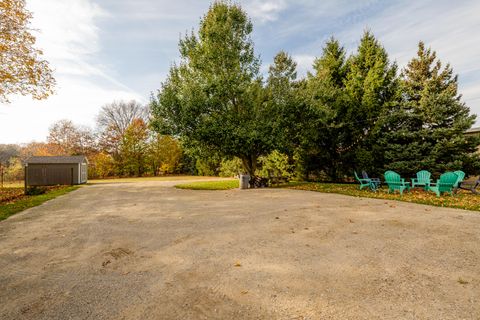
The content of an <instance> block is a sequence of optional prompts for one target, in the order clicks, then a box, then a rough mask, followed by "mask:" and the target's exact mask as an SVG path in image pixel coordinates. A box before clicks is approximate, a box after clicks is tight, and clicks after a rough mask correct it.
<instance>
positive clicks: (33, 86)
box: [0, 0, 55, 102]
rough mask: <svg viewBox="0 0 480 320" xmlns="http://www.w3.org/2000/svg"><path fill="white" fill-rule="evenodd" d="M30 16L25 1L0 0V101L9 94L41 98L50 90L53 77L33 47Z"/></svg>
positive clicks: (6, 99) (5, 98)
mask: <svg viewBox="0 0 480 320" xmlns="http://www.w3.org/2000/svg"><path fill="white" fill-rule="evenodd" d="M31 18H32V14H31V13H30V12H29V11H28V10H27V9H26V8H25V0H1V1H0V102H9V100H8V96H9V95H11V94H21V95H31V96H32V97H33V98H34V99H44V98H46V97H48V96H49V95H51V94H52V93H53V87H54V85H55V79H54V78H53V75H52V69H51V68H50V66H49V64H48V62H47V61H46V60H43V59H42V58H41V56H42V54H43V52H42V51H41V50H39V49H37V48H35V47H34V45H35V41H36V39H35V37H34V36H33V35H32V34H31V28H30V19H31Z"/></svg>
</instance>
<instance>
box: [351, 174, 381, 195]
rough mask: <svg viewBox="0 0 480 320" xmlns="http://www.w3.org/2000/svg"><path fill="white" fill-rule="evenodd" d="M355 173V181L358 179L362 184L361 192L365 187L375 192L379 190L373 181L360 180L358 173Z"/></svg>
mask: <svg viewBox="0 0 480 320" xmlns="http://www.w3.org/2000/svg"><path fill="white" fill-rule="evenodd" d="M353 173H354V174H355V179H357V181H358V182H359V183H360V190H362V189H363V188H365V187H369V188H370V189H372V190H373V191H376V190H377V187H376V184H374V183H372V179H364V178H360V177H359V176H358V174H357V171H353Z"/></svg>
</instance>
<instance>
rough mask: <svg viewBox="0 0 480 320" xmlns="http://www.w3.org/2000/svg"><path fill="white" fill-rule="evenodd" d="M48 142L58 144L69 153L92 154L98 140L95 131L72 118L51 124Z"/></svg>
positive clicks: (63, 150)
mask: <svg viewBox="0 0 480 320" xmlns="http://www.w3.org/2000/svg"><path fill="white" fill-rule="evenodd" d="M47 141H48V143H51V144H56V145H58V146H59V147H60V148H61V149H62V153H64V154H68V155H86V156H88V155H90V154H93V153H95V149H96V141H95V136H94V134H93V132H92V131H91V130H90V129H89V128H88V127H84V126H78V125H75V124H74V123H73V122H72V121H70V120H60V121H57V122H55V123H54V124H52V125H51V126H50V129H49V134H48V137H47Z"/></svg>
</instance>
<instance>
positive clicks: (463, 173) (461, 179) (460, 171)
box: [453, 170, 465, 187]
mask: <svg viewBox="0 0 480 320" xmlns="http://www.w3.org/2000/svg"><path fill="white" fill-rule="evenodd" d="M453 173H455V174H456V175H457V176H458V177H457V181H456V182H455V187H458V184H459V183H460V182H461V181H463V179H465V172H463V171H462V170H457V171H453Z"/></svg>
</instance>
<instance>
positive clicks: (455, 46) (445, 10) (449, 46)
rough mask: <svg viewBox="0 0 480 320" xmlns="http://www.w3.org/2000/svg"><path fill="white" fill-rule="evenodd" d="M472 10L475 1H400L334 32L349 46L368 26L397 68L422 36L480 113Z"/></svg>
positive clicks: (479, 42) (479, 7) (479, 36)
mask: <svg viewBox="0 0 480 320" xmlns="http://www.w3.org/2000/svg"><path fill="white" fill-rule="evenodd" d="M466 4H468V5H466ZM476 12H480V2H475V1H472V2H468V3H466V2H465V1H463V5H462V4H461V3H459V4H458V5H457V4H455V5H452V2H447V1H445V2H442V1H428V2H427V1H418V2H413V1H412V2H409V3H403V2H402V3H397V4H395V5H391V6H389V7H388V8H387V9H386V10H384V11H382V12H380V13H379V14H377V15H375V16H372V17H369V19H368V25H367V24H365V22H364V21H362V22H358V23H355V24H352V25H350V26H348V28H344V29H343V31H342V32H340V33H339V34H338V35H337V37H338V38H339V39H340V41H341V42H343V43H346V45H347V47H349V49H354V48H355V47H356V45H357V44H358V41H359V39H360V37H361V35H362V33H363V30H365V29H366V28H367V27H368V28H369V29H370V30H372V32H373V33H374V34H375V36H377V37H378V38H379V40H380V41H381V43H382V44H383V45H384V46H385V48H386V49H387V51H388V53H389V55H390V58H391V59H392V60H396V61H397V63H398V64H399V67H401V68H403V67H404V66H405V65H406V64H407V62H408V61H409V60H410V59H411V58H412V57H414V56H415V55H416V53H417V45H418V41H420V40H422V41H424V42H425V44H426V45H427V46H429V47H431V48H432V49H433V50H434V51H436V52H437V57H438V58H439V59H440V60H441V61H442V62H443V63H444V64H446V63H450V64H451V66H452V67H453V69H454V72H455V73H457V74H459V92H460V93H461V94H463V100H464V101H465V102H466V103H467V105H468V106H469V107H470V108H471V110H472V112H473V113H476V114H480V99H479V97H480V85H479V82H480V75H479V74H480V73H479V71H480V64H479V63H478V57H479V56H480V33H478V32H477V31H476V30H480V19H478V16H477V14H476ZM477 124H480V119H477Z"/></svg>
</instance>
